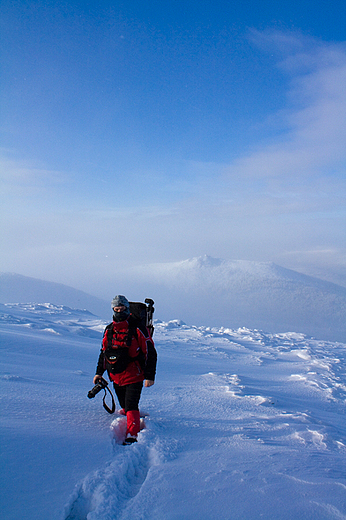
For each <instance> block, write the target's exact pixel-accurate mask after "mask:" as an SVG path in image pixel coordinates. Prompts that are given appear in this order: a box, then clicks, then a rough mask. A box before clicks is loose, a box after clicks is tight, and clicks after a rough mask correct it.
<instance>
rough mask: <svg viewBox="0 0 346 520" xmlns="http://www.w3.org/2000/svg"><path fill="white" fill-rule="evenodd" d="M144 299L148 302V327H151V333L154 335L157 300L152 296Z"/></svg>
mask: <svg viewBox="0 0 346 520" xmlns="http://www.w3.org/2000/svg"><path fill="white" fill-rule="evenodd" d="M144 301H145V303H146V304H147V328H148V329H149V332H150V335H151V336H152V335H153V334H154V325H153V314H154V311H155V308H154V303H155V302H154V300H152V299H151V298H146V299H145V300H144Z"/></svg>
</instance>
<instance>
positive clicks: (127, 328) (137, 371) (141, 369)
mask: <svg viewBox="0 0 346 520" xmlns="http://www.w3.org/2000/svg"><path fill="white" fill-rule="evenodd" d="M119 347H120V348H124V347H127V348H128V355H129V363H128V365H127V367H126V368H125V370H123V371H122V372H120V373H116V374H114V373H111V372H110V371H109V370H107V364H106V356H105V354H106V351H109V349H110V348H113V349H117V348H119ZM156 361H157V353H156V349H155V346H154V342H153V340H152V338H151V336H150V334H149V331H148V329H147V328H146V327H142V326H141V325H138V323H137V322H136V321H135V320H134V318H133V317H132V315H130V316H129V318H128V319H127V320H125V321H121V322H119V323H117V322H115V321H113V322H112V323H110V324H109V325H108V326H107V327H106V329H105V331H104V334H103V339H102V346H101V352H100V356H99V359H98V363H97V368H96V374H97V375H99V376H102V375H103V374H104V372H105V370H107V371H108V375H109V378H110V380H111V381H113V382H114V383H116V384H117V385H120V386H124V385H128V384H130V383H137V382H140V381H143V380H144V379H149V380H151V381H154V379H155V374H156Z"/></svg>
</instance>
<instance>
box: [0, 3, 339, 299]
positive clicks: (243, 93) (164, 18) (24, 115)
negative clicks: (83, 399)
mask: <svg viewBox="0 0 346 520" xmlns="http://www.w3.org/2000/svg"><path fill="white" fill-rule="evenodd" d="M1 35H2V36H1V56H2V57H1V78H2V79H1V85H0V96H1V121H0V132H1V145H0V146H1V148H0V165H1V170H2V175H1V177H2V185H3V189H2V192H3V194H4V198H3V205H2V208H3V209H2V216H3V218H4V226H3V229H4V230H5V232H4V236H3V239H2V242H3V244H4V251H3V253H4V254H3V255H2V262H1V264H0V269H1V270H2V271H13V272H18V273H21V274H25V275H28V276H35V277H40V278H47V279H49V280H52V281H58V282H62V283H68V284H71V285H73V286H75V287H78V288H82V289H84V290H89V291H92V292H94V293H95V292H97V291H98V288H99V287H101V286H106V285H105V280H108V279H110V277H111V273H112V272H114V271H117V270H118V271H119V272H120V271H122V272H124V273H125V276H126V267H127V266H129V265H140V264H143V263H151V262H170V261H177V260H182V259H185V258H189V257H193V256H199V255H203V254H209V255H211V256H217V257H221V258H225V259H245V260H258V261H274V262H276V263H278V264H281V265H283V266H285V267H290V268H293V269H297V270H300V271H302V272H305V273H307V274H313V275H317V276H320V277H322V278H325V279H329V280H332V281H335V282H337V283H342V284H345V285H346V247H345V243H346V241H345V239H346V219H345V156H346V152H345V150H346V146H345V143H346V122H345V121H346V88H345V84H346V8H345V2H344V1H341V0H340V1H339V0H335V1H333V2H331V3H327V2H322V1H320V2H312V1H305V0H303V1H301V2H299V5H298V3H294V2H292V1H290V2H287V1H282V2H276V1H275V2H274V1H266V0H264V1H263V2H254V1H247V2H246V1H242V2H238V1H235V2H227V1H223V2H219V1H215V0H214V1H200V2H191V1H185V2H181V1H173V0H171V1H170V2H167V1H165V0H161V1H160V2H158V1H151V0H148V1H147V2H145V3H143V2H139V1H138V2H137V1H130V0H127V1H124V2H117V1H101V2H100V1H98V2H91V1H88V0H86V1H83V2H82V1H81V2H76V1H73V0H72V1H69V2H67V1H66V2H61V1H59V2H57V1H55V0H51V1H44V2H43V1H42V2H41V1H35V2H32V1H12V0H11V1H9V0H3V1H2V3H1Z"/></svg>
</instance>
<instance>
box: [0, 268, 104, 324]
mask: <svg viewBox="0 0 346 520" xmlns="http://www.w3.org/2000/svg"><path fill="white" fill-rule="evenodd" d="M0 302H1V303H29V302H34V303H52V304H54V305H66V306H68V307H72V308H74V309H86V310H88V311H90V312H92V313H93V314H95V315H96V316H100V317H104V318H106V319H108V318H109V316H110V314H111V308H110V303H109V302H106V301H103V300H101V299H99V298H96V297H95V296H91V295H90V294H87V293H85V292H83V291H79V290H77V289H73V288H72V287H69V286H67V285H63V284H60V283H54V282H46V281H44V280H39V279H36V278H30V277H27V276H22V275H19V274H14V273H0Z"/></svg>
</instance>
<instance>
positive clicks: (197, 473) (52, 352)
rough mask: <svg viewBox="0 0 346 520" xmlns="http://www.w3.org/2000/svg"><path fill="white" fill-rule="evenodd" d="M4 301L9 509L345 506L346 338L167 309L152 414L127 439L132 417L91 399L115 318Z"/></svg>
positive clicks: (104, 514)
mask: <svg viewBox="0 0 346 520" xmlns="http://www.w3.org/2000/svg"><path fill="white" fill-rule="evenodd" d="M0 310H1V311H2V320H1V321H0V335H1V350H2V355H1V364H0V384H1V387H2V396H3V399H2V426H1V436H2V446H3V453H2V458H3V469H4V468H5V469H6V470H5V471H4V470H3V472H2V483H1V489H2V491H3V496H4V500H3V506H2V516H3V518H6V520H14V519H16V520H17V519H18V518H25V519H26V520H47V518H49V519H52V520H55V519H59V520H63V519H64V520H82V519H83V520H85V519H87V520H109V519H112V520H130V519H131V520H132V519H133V518H137V519H142V520H144V519H148V518H150V519H151V520H178V519H179V520H180V519H182V518H183V519H184V520H195V519H196V518H200V519H201V520H213V519H215V520H216V519H218V520H219V519H220V518H221V519H225V520H244V519H246V520H252V519H257V518H266V519H267V520H292V518H314V520H327V519H328V520H330V519H340V518H344V517H346V506H345V504H346V500H345V499H346V476H345V467H346V424H345V408H346V365H345V361H346V345H345V344H343V343H337V342H330V341H323V340H317V339H313V338H311V337H308V336H306V335H304V334H301V333H295V332H284V331H281V332H280V331H278V332H277V333H266V332H263V331H261V330H252V329H249V328H246V327H240V328H237V329H231V328H229V327H209V326H208V327H207V326H190V325H187V324H184V323H183V322H181V321H179V320H168V321H157V322H156V323H155V335H154V339H155V343H156V347H157V350H158V355H159V363H158V374H157V381H156V384H155V385H154V386H153V387H151V388H148V389H144V390H143V397H142V400H141V403H142V406H143V407H144V408H145V410H147V411H148V412H149V414H150V415H149V417H147V418H146V419H145V422H146V428H145V429H143V430H142V431H141V432H140V434H139V442H138V443H137V444H135V445H132V446H128V447H124V446H122V445H120V444H119V442H121V438H122V436H123V435H124V431H123V430H124V418H123V417H112V416H110V415H108V414H106V413H105V411H104V410H103V408H102V398H101V397H102V395H101V394H99V395H98V396H96V397H95V399H93V400H88V399H87V397H86V394H87V392H88V390H89V389H90V388H91V387H92V386H93V385H92V377H93V375H94V369H95V365H96V361H97V357H98V352H99V348H100V340H101V335H102V330H103V327H104V326H105V325H106V323H105V322H102V320H98V319H97V318H96V317H94V316H92V315H90V314H89V315H88V314H86V313H85V312H84V311H78V310H76V309H71V308H63V309H61V308H60V307H59V306H57V307H56V308H54V306H53V307H51V306H50V305H46V304H44V305H42V304H40V305H34V304H28V305H25V304H21V305H15V304H13V305H11V306H9V305H7V306H2V307H1V309H0ZM48 311H49V312H48ZM47 329H52V330H54V331H56V332H58V333H59V335H57V334H52V333H51V332H50V331H49V330H47ZM96 329H97V330H96ZM18 359H20V364H18Z"/></svg>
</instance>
